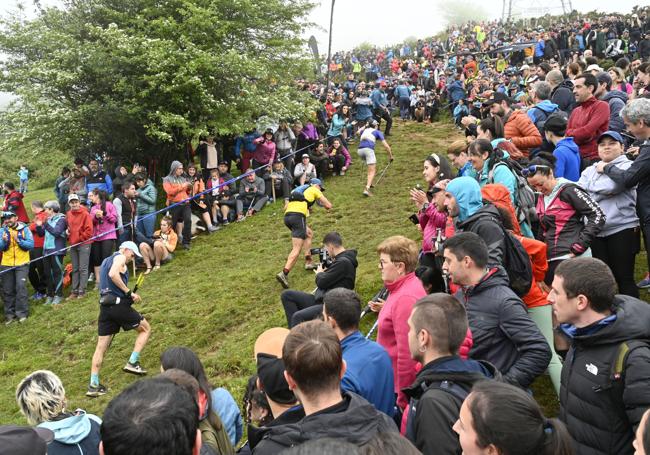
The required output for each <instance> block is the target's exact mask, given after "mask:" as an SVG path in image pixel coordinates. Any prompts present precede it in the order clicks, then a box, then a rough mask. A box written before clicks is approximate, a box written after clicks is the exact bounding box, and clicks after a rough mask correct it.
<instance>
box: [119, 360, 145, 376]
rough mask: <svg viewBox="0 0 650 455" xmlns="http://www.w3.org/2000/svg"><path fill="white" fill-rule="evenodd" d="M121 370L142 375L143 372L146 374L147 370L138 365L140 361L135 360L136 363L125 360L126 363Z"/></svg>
mask: <svg viewBox="0 0 650 455" xmlns="http://www.w3.org/2000/svg"><path fill="white" fill-rule="evenodd" d="M122 370H123V371H125V372H126V373H132V374H137V375H140V376H144V375H145V374H147V370H145V369H144V368H142V367H141V366H140V362H136V363H131V362H126V365H124V368H122Z"/></svg>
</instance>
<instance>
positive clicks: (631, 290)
mask: <svg viewBox="0 0 650 455" xmlns="http://www.w3.org/2000/svg"><path fill="white" fill-rule="evenodd" d="M639 234H640V229H639V228H630V229H624V230H622V231H620V232H617V233H616V234H612V235H608V236H607V237H596V238H595V239H594V241H593V242H592V243H591V252H592V254H593V256H594V257H595V258H598V259H600V260H601V261H603V262H604V263H605V264H607V265H608V266H609V268H610V269H612V273H613V274H614V278H615V279H616V284H618V292H619V293H620V294H625V295H629V296H632V297H636V298H639V289H638V288H637V287H636V284H635V282H634V260H635V258H636V255H637V254H638V253H639V250H640V249H641V239H640V236H639Z"/></svg>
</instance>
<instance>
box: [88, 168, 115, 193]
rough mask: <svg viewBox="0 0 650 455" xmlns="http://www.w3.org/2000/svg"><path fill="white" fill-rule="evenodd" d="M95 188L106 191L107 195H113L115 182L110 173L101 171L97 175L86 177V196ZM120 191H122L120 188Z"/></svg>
mask: <svg viewBox="0 0 650 455" xmlns="http://www.w3.org/2000/svg"><path fill="white" fill-rule="evenodd" d="M95 188H99V189H100V190H102V191H105V192H106V194H108V195H111V194H113V180H112V179H111V176H110V175H108V173H106V172H104V171H99V172H97V173H96V174H92V175H89V176H88V177H86V194H89V193H90V192H91V191H92V190H94V189H95ZM119 191H122V189H121V188H120V189H119Z"/></svg>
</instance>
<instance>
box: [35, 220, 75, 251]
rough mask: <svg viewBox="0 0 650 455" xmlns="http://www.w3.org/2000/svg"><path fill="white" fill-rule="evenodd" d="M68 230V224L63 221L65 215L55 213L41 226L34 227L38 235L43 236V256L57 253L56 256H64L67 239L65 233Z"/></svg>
mask: <svg viewBox="0 0 650 455" xmlns="http://www.w3.org/2000/svg"><path fill="white" fill-rule="evenodd" d="M67 228H68V223H67V222H66V220H65V215H64V214H62V213H57V214H56V215H54V216H52V217H51V218H49V219H48V220H47V221H46V222H45V224H43V226H37V227H36V233H37V234H38V235H44V236H45V240H44V242H43V255H48V254H50V253H54V252H55V251H58V253H57V255H58V256H65V249H64V248H65V239H66V237H67V235H66V233H65V231H66V229H67Z"/></svg>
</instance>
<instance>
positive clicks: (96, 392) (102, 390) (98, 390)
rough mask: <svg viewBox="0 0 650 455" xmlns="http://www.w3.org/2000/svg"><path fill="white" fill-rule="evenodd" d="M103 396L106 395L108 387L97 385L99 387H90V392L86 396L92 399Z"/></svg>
mask: <svg viewBox="0 0 650 455" xmlns="http://www.w3.org/2000/svg"><path fill="white" fill-rule="evenodd" d="M102 395H106V387H105V386H103V385H101V384H97V385H92V384H91V385H89V386H88V391H87V392H86V396H87V397H90V398H97V397H101V396H102Z"/></svg>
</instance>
